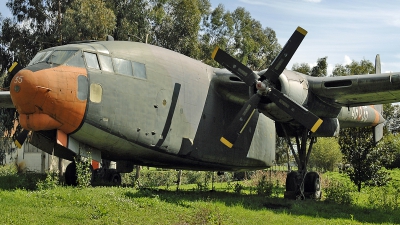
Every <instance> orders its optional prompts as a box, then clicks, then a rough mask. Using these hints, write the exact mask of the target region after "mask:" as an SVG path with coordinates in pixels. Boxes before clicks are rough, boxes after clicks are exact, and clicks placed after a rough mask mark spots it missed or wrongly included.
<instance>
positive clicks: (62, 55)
mask: <svg viewBox="0 0 400 225" xmlns="http://www.w3.org/2000/svg"><path fill="white" fill-rule="evenodd" d="M76 52H77V50H56V51H54V52H53V54H51V55H50V56H49V58H48V59H47V61H46V62H47V63H49V64H58V65H61V64H63V63H65V61H67V60H68V59H69V58H71V56H73V55H74V54H75V53H76Z"/></svg>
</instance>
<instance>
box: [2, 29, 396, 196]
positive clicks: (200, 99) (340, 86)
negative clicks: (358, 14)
mask: <svg viewBox="0 0 400 225" xmlns="http://www.w3.org/2000/svg"><path fill="white" fill-rule="evenodd" d="M306 33H307V31H305V30H304V29H302V28H301V27H298V28H297V29H296V30H295V32H294V33H293V35H292V36H291V37H290V39H289V41H288V42H287V44H286V45H285V46H284V48H283V49H282V52H281V53H280V54H279V55H278V56H277V58H276V59H275V60H274V61H273V63H272V65H271V66H270V67H269V68H268V69H266V70H263V71H252V70H250V69H249V68H247V67H246V66H245V65H242V64H241V63H240V62H238V61H237V60H235V59H234V58H233V57H231V56H229V55H228V54H227V53H225V52H224V51H223V50H221V49H219V48H218V47H217V48H215V50H214V52H213V53H212V56H211V57H212V58H213V59H215V60H216V61H217V62H219V63H220V64H221V65H222V66H223V67H225V68H226V69H220V68H213V67H210V66H208V65H205V64H203V63H202V62H200V61H197V60H194V59H191V58H189V57H186V56H184V55H181V54H179V53H176V52H173V51H170V50H167V49H164V48H160V47H157V46H152V45H149V44H143V43H135V42H126V41H99V42H86V43H75V44H68V45H63V46H57V47H53V48H49V49H45V50H43V51H40V52H39V53H37V55H36V56H35V57H34V58H33V59H32V61H31V62H30V63H29V65H28V66H27V67H25V68H23V69H21V68H18V64H14V65H13V66H12V67H11V68H10V70H9V71H10V73H11V76H13V79H12V81H11V85H10V91H7V92H0V96H1V99H2V103H3V107H15V108H16V110H17V111H18V112H19V122H20V124H21V126H22V127H23V128H24V129H25V131H24V132H23V133H22V134H23V135H22V136H21V137H18V141H19V142H20V143H22V142H24V141H25V138H26V134H27V132H28V131H33V134H32V135H31V137H30V140H29V141H30V143H32V144H33V145H35V146H37V147H39V148H40V149H42V150H44V151H46V152H48V153H50V154H54V155H55V156H58V157H60V158H64V159H68V160H73V158H74V157H75V156H87V155H88V154H90V155H91V157H92V159H94V160H97V161H101V160H102V159H103V160H112V161H116V162H117V166H116V170H117V173H116V174H114V175H115V176H119V173H123V172H131V171H132V170H133V165H147V166H154V167H162V168H175V169H190V170H209V171H244V170H256V169H263V168H267V167H270V166H272V165H273V163H274V158H275V139H276V136H277V135H278V136H281V137H286V139H287V141H288V143H290V146H293V145H292V143H291V139H292V138H295V139H294V140H296V141H295V146H294V147H292V148H291V149H292V153H293V154H294V155H295V159H296V161H297V164H298V165H299V171H295V172H291V173H289V174H288V177H287V181H286V192H285V196H286V197H296V196H305V195H307V196H311V197H319V196H320V187H319V176H318V174H317V173H315V172H308V171H307V162H308V158H309V156H310V152H311V149H312V145H313V143H315V141H316V138H317V137H331V136H336V135H337V134H338V131H339V128H341V127H342V128H343V127H366V126H371V127H374V129H373V132H374V134H375V140H376V141H378V140H379V139H380V138H381V137H382V126H383V125H382V123H383V122H384V121H385V120H384V119H383V118H382V115H381V113H382V107H381V105H379V104H383V103H390V102H398V101H400V73H386V74H380V62H379V57H377V63H376V68H377V71H376V74H369V75H354V76H346V77H310V76H307V75H304V74H301V73H298V72H293V71H289V70H286V69H285V67H286V65H287V64H288V62H289V60H290V59H291V57H292V55H293V54H294V52H295V51H296V49H297V48H298V46H299V45H300V43H301V41H302V40H303V38H304V37H305V35H306ZM11 100H12V102H11ZM374 105H375V106H374ZM75 167H76V166H75V163H71V164H69V165H68V166H67V169H66V172H65V176H66V182H67V183H68V184H73V183H74V182H75V181H74V174H75V172H74V171H75ZM104 169H107V168H104Z"/></svg>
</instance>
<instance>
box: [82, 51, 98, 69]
mask: <svg viewBox="0 0 400 225" xmlns="http://www.w3.org/2000/svg"><path fill="white" fill-rule="evenodd" d="M84 54H85V58H86V64H87V66H88V67H89V68H92V69H98V70H99V69H100V66H99V61H98V60H97V56H96V54H94V53H90V52H85V53H84Z"/></svg>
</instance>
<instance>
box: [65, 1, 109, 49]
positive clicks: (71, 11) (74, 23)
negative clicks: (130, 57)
mask: <svg viewBox="0 0 400 225" xmlns="http://www.w3.org/2000/svg"><path fill="white" fill-rule="evenodd" d="M114 29H115V15H114V12H113V11H112V10H111V9H109V8H107V7H106V4H105V3H104V1H102V0H74V2H73V3H72V4H71V6H70V7H69V8H67V10H66V12H65V15H64V18H63V25H62V28H61V30H62V31H61V33H62V36H63V37H64V39H65V41H66V42H67V43H68V42H71V41H79V40H80V41H83V40H99V39H103V40H104V39H105V38H106V36H107V35H108V34H112V32H113V30H114Z"/></svg>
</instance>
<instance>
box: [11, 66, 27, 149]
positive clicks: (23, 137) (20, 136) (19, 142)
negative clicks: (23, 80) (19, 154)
mask: <svg viewBox="0 0 400 225" xmlns="http://www.w3.org/2000/svg"><path fill="white" fill-rule="evenodd" d="M21 69H23V68H22V66H21V65H20V64H19V63H18V62H14V63H13V64H12V65H11V67H10V68H9V69H8V73H9V76H10V77H11V78H12V77H14V76H15V74H17V73H18V71H20V70H21ZM28 134H29V130H25V129H22V131H21V132H20V133H19V134H18V135H17V137H16V139H15V141H14V143H15V145H16V146H17V147H18V148H21V147H22V145H23V144H24V142H25V140H26V138H27V137H28Z"/></svg>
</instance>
